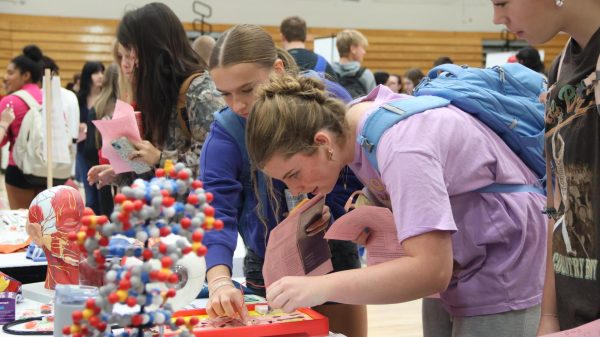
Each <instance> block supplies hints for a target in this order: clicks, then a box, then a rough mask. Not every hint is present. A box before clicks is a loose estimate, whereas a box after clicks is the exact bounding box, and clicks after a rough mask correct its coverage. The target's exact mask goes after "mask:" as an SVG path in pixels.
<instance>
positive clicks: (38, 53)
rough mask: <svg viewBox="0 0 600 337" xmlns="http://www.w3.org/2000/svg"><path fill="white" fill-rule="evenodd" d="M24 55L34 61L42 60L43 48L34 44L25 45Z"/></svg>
mask: <svg viewBox="0 0 600 337" xmlns="http://www.w3.org/2000/svg"><path fill="white" fill-rule="evenodd" d="M23 55H25V56H27V57H28V58H30V59H31V60H33V61H34V62H39V61H41V60H42V56H43V54H42V50H41V49H40V48H39V47H38V46H36V45H34V44H30V45H27V46H25V47H23Z"/></svg>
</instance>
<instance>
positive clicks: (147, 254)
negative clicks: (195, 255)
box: [142, 249, 153, 260]
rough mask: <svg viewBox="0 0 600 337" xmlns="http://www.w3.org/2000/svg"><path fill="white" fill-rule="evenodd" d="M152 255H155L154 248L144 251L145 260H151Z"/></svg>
mask: <svg viewBox="0 0 600 337" xmlns="http://www.w3.org/2000/svg"><path fill="white" fill-rule="evenodd" d="M152 256H153V254H152V250H150V249H146V250H144V252H143V253H142V257H143V258H144V260H150V259H151V258H152Z"/></svg>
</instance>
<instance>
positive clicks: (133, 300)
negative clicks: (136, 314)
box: [127, 297, 137, 308]
mask: <svg viewBox="0 0 600 337" xmlns="http://www.w3.org/2000/svg"><path fill="white" fill-rule="evenodd" d="M136 304H137V299H136V298H135V297H128V298H127V305H128V306H130V307H132V308H133V307H135V305H136Z"/></svg>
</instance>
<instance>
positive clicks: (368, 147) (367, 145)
mask: <svg viewBox="0 0 600 337" xmlns="http://www.w3.org/2000/svg"><path fill="white" fill-rule="evenodd" d="M358 143H359V144H360V147H362V148H363V149H365V150H367V151H368V152H372V151H373V147H374V145H373V144H371V142H369V140H368V139H367V137H364V136H360V139H359V141H358Z"/></svg>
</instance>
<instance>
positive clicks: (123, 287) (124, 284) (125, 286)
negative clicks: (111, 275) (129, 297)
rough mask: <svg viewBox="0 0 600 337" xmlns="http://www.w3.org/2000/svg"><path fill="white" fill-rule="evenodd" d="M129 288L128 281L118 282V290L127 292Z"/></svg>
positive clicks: (129, 283)
mask: <svg viewBox="0 0 600 337" xmlns="http://www.w3.org/2000/svg"><path fill="white" fill-rule="evenodd" d="M129 288H131V282H130V281H129V280H128V279H122V280H121V281H119V289H121V290H129Z"/></svg>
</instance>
